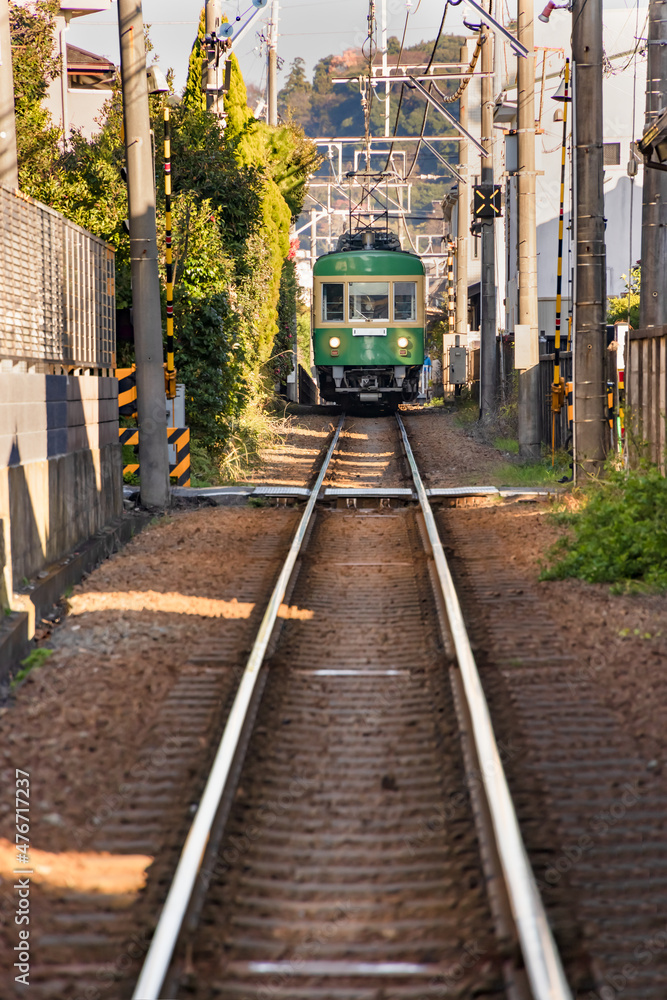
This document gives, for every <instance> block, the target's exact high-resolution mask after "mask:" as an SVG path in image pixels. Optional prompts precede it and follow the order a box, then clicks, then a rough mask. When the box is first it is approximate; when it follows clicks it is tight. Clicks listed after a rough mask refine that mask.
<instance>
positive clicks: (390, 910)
mask: <svg viewBox="0 0 667 1000" xmlns="http://www.w3.org/2000/svg"><path fill="white" fill-rule="evenodd" d="M398 423H399V429H400V435H401V441H402V444H403V447H404V449H405V453H406V457H407V461H408V463H409V466H410V471H411V474H412V477H413V486H412V487H411V488H410V487H405V488H401V489H398V490H396V489H395V490H389V491H387V490H383V489H381V488H378V490H377V491H376V496H375V499H376V501H377V502H378V503H379V506H372V507H355V506H354V505H355V504H357V503H358V502H360V497H361V493H360V492H359V491H354V490H352V491H350V490H336V489H335V488H329V489H323V488H322V484H323V482H324V480H325V476H326V474H327V467H328V464H329V462H330V461H331V458H332V456H333V455H334V453H335V451H336V447H337V442H338V435H339V432H340V425H339V429H338V431H337V433H336V436H335V437H334V440H333V442H332V444H331V446H330V448H329V451H328V453H327V456H326V458H325V461H324V463H323V465H322V468H321V470H320V473H319V476H318V479H317V482H316V483H315V486H314V488H313V489H312V491H310V497H309V500H308V504H307V506H306V510H305V512H304V514H303V517H302V519H301V522H300V524H299V528H298V530H297V532H296V534H295V537H294V542H293V544H292V548H291V550H290V554H289V556H288V559H287V560H286V562H285V565H284V566H283V568H282V571H281V573H280V576H279V579H278V583H277V584H276V588H275V590H274V592H273V595H272V597H271V600H270V601H269V604H268V607H267V611H266V614H265V616H264V619H263V621H262V624H261V626H260V628H259V630H258V636H257V641H256V643H255V646H254V647H253V650H252V653H251V655H250V657H249V659H248V664H247V666H246V670H245V672H244V674H243V676H242V678H241V679H240V682H239V685H238V689H237V692H236V696H235V701H234V704H233V706H232V707H231V710H230V712H229V718H228V721H227V725H226V728H225V731H224V734H223V736H222V739H221V742H220V745H219V748H218V750H217V753H216V757H215V760H214V762H213V767H212V770H211V774H210V776H209V779H208V783H207V785H206V789H205V790H204V793H203V795H202V797H201V800H200V803H199V807H198V811H197V814H196V816H195V819H194V822H193V825H192V827H191V829H190V832H189V834H188V837H187V840H186V843H185V846H184V848H183V852H182V854H181V858H180V861H179V863H178V867H177V869H176V874H175V877H174V879H173V881H172V883H171V886H170V888H169V891H168V894H167V898H166V901H165V904H164V907H163V910H162V913H161V916H160V920H159V922H158V925H157V927H156V930H155V934H154V936H153V939H152V943H151V946H150V949H149V951H148V954H147V956H146V960H145V962H144V965H143V968H142V970H141V974H140V976H139V979H138V982H137V983H136V987H135V989H134V994H133V996H134V998H135V1000H151V998H158V997H165V996H179V997H185V996H192V997H196V998H197V1000H204V998H213V997H229V998H241V997H246V998H251V997H252V998H259V997H275V998H277V1000H280V998H288V997H290V998H295V1000H296V998H298V997H304V998H305V997H309V998H312V1000H317V998H325V997H326V998H329V1000H343V998H346V1000H353V998H354V1000H367V998H368V1000H370V998H374V1000H379V998H383V1000H390V998H394V997H395V998H408V997H410V998H413V1000H418V998H422V997H423V998H430V997H439V996H447V997H449V996H456V997H461V998H464V997H471V998H472V997H476V998H484V1000H487V998H488V1000H490V998H492V997H498V998H499V997H509V998H512V1000H524V998H526V1000H527V998H529V997H531V996H532V997H535V998H537V1000H546V998H547V997H548V998H550V1000H556V998H563V1000H565V998H568V997H570V996H571V993H570V990H569V988H568V986H567V983H566V981H565V976H564V974H563V971H562V967H561V963H560V959H559V957H558V954H557V952H556V949H555V946H554V943H553V939H552V936H551V932H550V930H549V926H548V922H547V919H546V916H545V913H544V910H543V908H542V904H541V901H540V898H539V894H538V893H537V890H536V888H535V883H534V880H533V877H532V874H531V871H530V867H529V865H528V862H527V857H526V852H525V849H524V847H523V844H522V841H521V837H520V834H519V830H518V824H517V822H516V818H515V815H514V810H513V808H512V804H511V800H510V797H509V793H508V790H507V786H506V783H505V779H504V774H503V768H502V763H501V758H502V756H503V752H507V748H503V747H502V746H501V747H500V748H499V747H498V746H497V745H496V743H495V740H494V738H493V733H492V730H491V726H490V721H489V716H488V711H487V708H486V703H485V701H484V697H483V694H482V689H481V684H480V682H479V677H478V675H477V671H476V667H475V663H474V660H473V657H472V652H471V649H470V645H469V642H468V639H467V635H466V633H465V627H464V625H463V619H462V616H461V612H460V609H459V607H458V601H457V599H456V595H455V592H454V588H453V585H452V582H451V577H450V574H449V569H448V567H447V564H446V560H445V557H444V553H443V550H442V546H441V543H440V540H439V538H438V535H437V529H436V525H435V521H434V518H433V514H432V511H431V508H430V505H429V501H428V498H427V495H426V492H425V490H424V488H423V485H422V483H421V479H420V477H419V472H418V470H417V467H416V464H415V462H414V459H413V457H412V453H411V450H410V446H409V442H408V440H407V435H406V434H405V431H404V428H403V427H402V425H401V422H400V420H399V421H398ZM341 424H342V421H341ZM364 496H365V497H366V498H368V496H369V494H368V491H366V493H365V494H364ZM318 497H319V498H321V499H323V500H324V502H325V505H324V506H322V505H321V506H320V508H319V509H318V511H317V514H316V515H315V516H313V514H314V510H315V505H316V502H317V500H318ZM415 497H416V498H417V499H418V501H419V506H418V507H417V506H415V504H414V502H413V501H414V498H415ZM326 504H328V505H329V506H326ZM383 504H384V506H383ZM286 594H287V595H288V599H289V601H290V603H291V606H292V608H296V614H295V616H293V617H290V620H289V621H288V622H287V623H286V624H285V626H284V628H283V630H282V632H281V634H280V636H279V637H277V633H276V629H275V623H276V618H275V615H276V613H277V611H278V609H279V607H280V605H281V603H282V602H283V601H284V600H285V597H286Z"/></svg>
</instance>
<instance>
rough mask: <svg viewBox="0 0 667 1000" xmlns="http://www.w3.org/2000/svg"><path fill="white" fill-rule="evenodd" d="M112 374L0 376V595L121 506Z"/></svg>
mask: <svg viewBox="0 0 667 1000" xmlns="http://www.w3.org/2000/svg"><path fill="white" fill-rule="evenodd" d="M122 506H123V499H122V460H121V449H120V445H119V444H118V389H117V381H116V379H115V378H101V377H96V376H89V375H84V376H69V375H35V374H18V373H15V372H8V373H0V568H1V569H2V584H1V585H0V591H2V592H1V593H0V598H1V599H2V603H3V605H5V606H8V605H10V604H11V595H12V592H13V590H14V589H16V587H17V586H20V584H21V582H22V580H23V578H24V577H26V578H28V579H30V578H31V577H34V576H35V575H36V574H37V573H39V572H40V571H41V570H42V569H44V567H45V566H48V565H49V564H51V563H53V562H56V561H57V560H59V559H61V558H62V557H63V556H65V555H67V554H68V553H69V552H71V551H72V550H73V549H74V548H75V547H76V546H77V545H80V544H81V543H82V542H84V541H85V540H86V539H88V538H90V537H91V536H92V535H94V534H95V533H96V532H98V531H99V530H100V529H101V528H103V527H104V526H105V525H107V524H109V522H110V521H112V520H113V519H114V518H116V517H118V516H119V515H120V513H121V511H122Z"/></svg>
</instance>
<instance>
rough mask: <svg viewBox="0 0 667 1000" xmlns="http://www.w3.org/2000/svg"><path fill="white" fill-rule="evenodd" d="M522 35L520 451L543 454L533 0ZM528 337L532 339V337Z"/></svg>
mask: <svg viewBox="0 0 667 1000" xmlns="http://www.w3.org/2000/svg"><path fill="white" fill-rule="evenodd" d="M517 15H518V16H517V39H518V40H519V41H520V42H521V43H522V44H523V45H525V47H526V48H527V49H528V55H527V57H526V58H525V59H521V58H520V57H517V95H518V101H517V124H518V139H517V151H518V168H519V169H518V177H517V194H518V217H519V218H518V221H519V240H518V242H519V262H518V263H519V267H518V271H519V301H518V306H519V308H518V313H519V317H518V318H519V323H518V325H519V327H520V328H521V329H519V330H516V331H515V333H516V334H517V335H518V336H522V337H523V338H524V344H523V348H524V352H525V360H526V361H527V362H528V363H529V366H528V367H526V368H522V369H520V370H519V454H520V455H521V457H522V458H529V459H531V458H532V459H536V458H539V457H540V437H541V435H540V359H539V335H538V330H537V324H538V321H537V230H536V225H535V43H534V37H533V34H534V32H533V21H534V12H533V2H532V0H519V4H518V10H517ZM526 341H527V343H526Z"/></svg>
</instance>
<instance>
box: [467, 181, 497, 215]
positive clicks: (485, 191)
mask: <svg viewBox="0 0 667 1000" xmlns="http://www.w3.org/2000/svg"><path fill="white" fill-rule="evenodd" d="M472 190H473V200H472V214H473V216H474V217H475V218H476V219H497V218H499V216H500V214H501V209H500V185H499V184H475V186H474V188H473V189H472Z"/></svg>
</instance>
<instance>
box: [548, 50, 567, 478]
mask: <svg viewBox="0 0 667 1000" xmlns="http://www.w3.org/2000/svg"><path fill="white" fill-rule="evenodd" d="M564 82H565V90H564V94H563V142H562V145H561V159H560V211H559V215H558V270H557V272H556V339H555V342H554V380H553V384H552V386H551V461H552V464H553V461H554V450H555V445H556V414H557V413H560V411H561V409H562V407H563V403H564V402H565V379H564V378H563V377H562V375H561V373H560V346H561V345H560V332H561V312H562V301H563V298H562V292H563V221H564V206H565V163H566V153H567V104H568V101H569V99H570V95H569V92H568V90H569V84H570V60H569V59H566V60H565V80H564ZM568 339H569V338H568Z"/></svg>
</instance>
